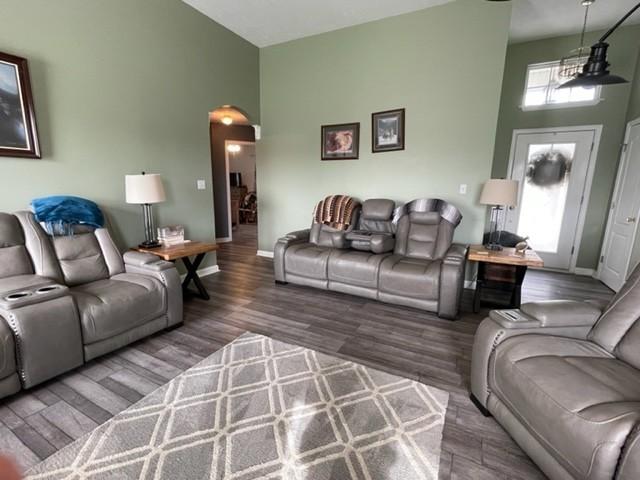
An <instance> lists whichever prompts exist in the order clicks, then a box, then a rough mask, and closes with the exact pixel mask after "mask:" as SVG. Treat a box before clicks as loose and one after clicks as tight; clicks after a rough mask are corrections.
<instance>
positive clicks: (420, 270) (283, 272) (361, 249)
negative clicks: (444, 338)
mask: <svg viewBox="0 0 640 480" xmlns="http://www.w3.org/2000/svg"><path fill="white" fill-rule="evenodd" d="M394 207H395V203H394V202H393V201H392V200H385V199H375V200H367V201H365V202H364V203H363V205H362V210H361V212H359V220H358V222H357V223H356V224H355V225H354V226H352V227H350V228H348V229H347V230H346V231H336V230H335V229H332V228H330V227H328V226H327V225H323V224H320V223H313V224H312V225H311V228H309V229H306V230H300V231H297V232H292V233H289V234H288V235H286V236H284V237H282V238H280V239H279V240H278V242H277V243H276V245H275V248H274V271H275V279H276V282H278V283H289V282H290V283H295V284H299V285H306V286H311V287H316V288H322V289H327V290H333V291H337V292H343V293H349V294H353V295H359V296H362V297H366V298H371V299H375V300H381V301H383V302H388V303H394V304H398V305H406V306H409V307H414V308H419V309H422V310H426V311H429V312H436V313H437V314H438V316H440V317H443V318H449V319H453V318H455V317H456V316H457V314H458V308H459V303H460V296H461V294H462V291H463V288H464V272H465V263H466V252H467V247H466V246H464V245H457V244H453V234H454V231H455V228H456V227H457V226H458V224H459V223H460V220H461V219H462V216H461V215H460V213H459V212H458V210H457V209H456V208H455V207H453V206H452V205H450V204H447V203H446V202H443V201H441V200H437V199H424V200H416V201H413V202H411V203H409V204H407V205H405V206H403V207H401V208H399V209H397V210H395V211H394ZM394 216H395V218H394ZM367 237H369V238H370V240H369V239H368V238H367Z"/></svg>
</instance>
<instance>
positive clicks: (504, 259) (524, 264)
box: [467, 245, 544, 312]
mask: <svg viewBox="0 0 640 480" xmlns="http://www.w3.org/2000/svg"><path fill="white" fill-rule="evenodd" d="M467 259H468V260H469V261H471V262H478V278H477V280H476V293H475V296H474V299H473V311H474V312H478V311H479V310H480V304H481V302H482V290H483V289H484V288H488V289H494V290H502V291H505V290H506V291H510V292H511V300H510V304H509V305H508V306H507V308H519V307H520V302H521V298H522V282H524V276H525V274H526V273H527V268H528V267H543V266H544V262H543V261H542V259H541V258H540V256H539V255H538V254H537V253H536V252H535V251H533V250H525V251H524V252H522V253H518V252H516V249H515V248H508V247H505V248H504V249H503V250H499V251H495V250H487V249H486V248H484V246H482V245H472V246H471V247H469V253H468V254H467Z"/></svg>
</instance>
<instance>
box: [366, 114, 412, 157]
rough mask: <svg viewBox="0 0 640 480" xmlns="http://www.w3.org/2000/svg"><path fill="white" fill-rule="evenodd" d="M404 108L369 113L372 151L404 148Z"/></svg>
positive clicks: (389, 150)
mask: <svg viewBox="0 0 640 480" xmlns="http://www.w3.org/2000/svg"><path fill="white" fill-rule="evenodd" d="M404 113H405V112H404V108H399V109H397V110H387V111H385V112H377V113H373V114H371V126H372V132H371V144H372V145H371V150H372V151H373V153H380V152H392V151H394V150H404V138H405V137H404Z"/></svg>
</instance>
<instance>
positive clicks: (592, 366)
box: [471, 267, 640, 480]
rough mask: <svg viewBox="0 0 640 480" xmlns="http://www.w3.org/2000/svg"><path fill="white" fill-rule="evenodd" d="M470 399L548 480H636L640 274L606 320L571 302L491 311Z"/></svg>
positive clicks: (477, 350)
mask: <svg viewBox="0 0 640 480" xmlns="http://www.w3.org/2000/svg"><path fill="white" fill-rule="evenodd" d="M471 391H472V399H473V400H474V401H475V402H476V404H477V405H478V406H479V407H480V408H481V409H486V411H485V412H484V413H485V414H488V413H490V414H493V416H494V417H495V418H496V420H497V421H498V422H499V423H500V424H501V425H502V426H503V427H504V428H505V429H506V430H507V431H508V432H509V433H510V434H511V436H512V437H513V438H514V439H515V440H516V442H518V444H519V445H520V446H521V447H522V448H523V450H524V451H525V452H526V453H527V454H528V455H529V456H530V457H531V458H532V459H533V461H534V462H535V463H536V464H537V465H538V466H539V467H540V468H541V469H542V470H543V471H544V472H545V473H546V474H547V475H548V476H549V477H550V478H551V479H588V480H605V479H607V480H609V479H617V480H632V479H638V478H640V267H638V268H636V270H635V271H634V272H633V274H632V275H631V277H630V278H629V280H628V281H627V282H626V284H625V285H624V287H623V288H622V290H620V292H619V293H618V294H617V295H616V296H615V297H614V299H613V300H612V301H611V303H610V304H609V305H608V306H607V308H606V309H605V310H604V312H602V311H601V310H600V309H599V308H597V307H596V306H594V305H592V304H590V303H586V302H574V301H549V302H536V303H528V304H524V305H522V307H521V308H520V310H503V311H493V312H491V313H490V316H489V318H487V319H485V320H484V321H483V322H482V323H481V324H480V327H479V328H478V331H477V333H476V337H475V342H474V346H473V356H472V366H471Z"/></svg>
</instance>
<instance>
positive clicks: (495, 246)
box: [484, 243, 504, 252]
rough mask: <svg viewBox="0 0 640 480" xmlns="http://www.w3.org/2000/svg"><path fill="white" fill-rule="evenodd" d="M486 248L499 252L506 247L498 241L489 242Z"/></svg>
mask: <svg viewBox="0 0 640 480" xmlns="http://www.w3.org/2000/svg"><path fill="white" fill-rule="evenodd" d="M484 248H486V249H487V250H491V251H492V252H499V251H501V250H504V248H503V247H502V245H499V244H497V243H487V244H486V245H485V246H484Z"/></svg>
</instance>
